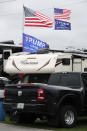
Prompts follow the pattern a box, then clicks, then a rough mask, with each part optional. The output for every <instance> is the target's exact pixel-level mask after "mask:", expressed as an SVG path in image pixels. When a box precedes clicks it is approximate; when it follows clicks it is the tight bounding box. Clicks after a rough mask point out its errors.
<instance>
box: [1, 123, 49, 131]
mask: <svg viewBox="0 0 87 131" xmlns="http://www.w3.org/2000/svg"><path fill="white" fill-rule="evenodd" d="M0 131H49V130H45V129H38V128H31V127H26V126H18V125H8V124H2V123H0ZM50 131H51V130H50Z"/></svg>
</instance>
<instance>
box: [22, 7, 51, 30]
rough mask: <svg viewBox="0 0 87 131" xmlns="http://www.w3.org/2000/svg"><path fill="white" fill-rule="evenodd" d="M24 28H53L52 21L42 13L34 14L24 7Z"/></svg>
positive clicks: (34, 12)
mask: <svg viewBox="0 0 87 131" xmlns="http://www.w3.org/2000/svg"><path fill="white" fill-rule="evenodd" d="M24 13H25V18H24V26H31V27H49V28H51V27H52V26H53V21H52V20H51V19H50V18H49V17H48V16H45V15H44V14H42V13H39V12H36V11H34V10H32V9H30V8H26V7H24Z"/></svg>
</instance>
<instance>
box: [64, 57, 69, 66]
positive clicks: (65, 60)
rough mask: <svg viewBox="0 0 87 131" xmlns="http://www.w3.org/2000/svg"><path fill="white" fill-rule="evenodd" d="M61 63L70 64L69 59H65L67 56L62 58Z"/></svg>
mask: <svg viewBox="0 0 87 131" xmlns="http://www.w3.org/2000/svg"><path fill="white" fill-rule="evenodd" d="M62 64H63V65H70V59H67V58H64V59H62Z"/></svg>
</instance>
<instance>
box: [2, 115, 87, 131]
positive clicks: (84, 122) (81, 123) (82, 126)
mask: <svg viewBox="0 0 87 131" xmlns="http://www.w3.org/2000/svg"><path fill="white" fill-rule="evenodd" d="M2 123H5V124H13V125H16V126H18V125H21V126H27V127H28V126H29V127H33V128H39V129H47V130H52V131H68V130H69V131H87V117H85V118H80V119H79V120H78V122H77V125H76V127H74V128H55V127H51V126H48V125H47V121H40V120H37V121H36V122H35V123H34V124H17V123H16V122H12V121H10V119H9V117H8V116H6V119H5V121H3V122H2Z"/></svg>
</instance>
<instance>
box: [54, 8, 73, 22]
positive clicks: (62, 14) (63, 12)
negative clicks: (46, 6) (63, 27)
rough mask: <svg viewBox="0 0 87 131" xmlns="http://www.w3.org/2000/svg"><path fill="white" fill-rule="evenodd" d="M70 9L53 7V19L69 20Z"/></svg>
mask: <svg viewBox="0 0 87 131" xmlns="http://www.w3.org/2000/svg"><path fill="white" fill-rule="evenodd" d="M70 14H71V10H67V9H58V8H54V18H55V19H66V20H70Z"/></svg>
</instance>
